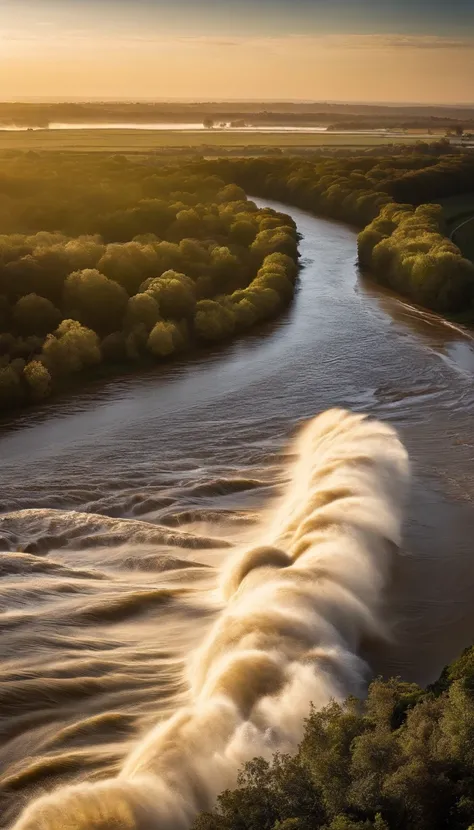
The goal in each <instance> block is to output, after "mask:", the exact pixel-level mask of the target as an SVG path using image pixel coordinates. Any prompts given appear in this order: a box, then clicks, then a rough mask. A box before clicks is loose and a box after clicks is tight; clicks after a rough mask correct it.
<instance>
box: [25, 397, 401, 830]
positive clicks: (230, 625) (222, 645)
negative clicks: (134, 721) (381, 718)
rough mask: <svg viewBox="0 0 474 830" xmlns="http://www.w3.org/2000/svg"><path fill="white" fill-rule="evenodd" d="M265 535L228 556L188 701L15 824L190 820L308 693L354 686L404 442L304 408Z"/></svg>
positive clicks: (396, 525) (296, 733)
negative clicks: (98, 775)
mask: <svg viewBox="0 0 474 830" xmlns="http://www.w3.org/2000/svg"><path fill="white" fill-rule="evenodd" d="M296 451H297V461H296V462H295V464H294V469H293V471H292V477H291V483H290V485H289V487H288V491H287V494H286V496H285V497H284V498H283V500H282V502H281V503H280V504H278V505H276V508H275V511H274V516H275V518H274V520H273V521H272V522H270V523H269V525H268V526H267V527H265V528H263V532H262V539H261V540H260V544H259V545H258V546H257V547H255V548H254V549H252V550H250V551H248V550H246V551H240V552H239V553H237V554H235V555H234V556H233V557H232V561H231V562H230V564H229V567H228V568H227V569H226V570H225V573H224V574H223V585H224V594H225V597H226V600H227V604H226V607H225V608H224V610H223V612H222V613H221V615H220V617H219V618H218V620H217V622H216V623H215V625H214V627H213V629H212V630H211V632H210V634H209V635H208V637H207V639H206V641H205V642H204V644H203V646H202V647H201V649H200V650H199V651H198V653H197V655H196V657H195V659H194V660H193V663H192V665H191V666H190V670H189V677H190V686H191V690H192V701H193V702H192V705H191V706H190V707H189V708H187V709H185V710H181V711H180V712H178V713H177V714H176V715H175V716H174V717H172V718H171V719H170V720H168V721H166V722H165V723H163V724H160V725H158V726H157V727H156V728H155V729H154V730H152V731H151V732H150V733H149V734H148V735H147V736H146V737H145V738H144V739H143V740H142V741H140V742H139V743H138V745H137V746H136V748H135V750H134V751H133V752H132V753H131V755H130V756H129V758H128V759H127V760H126V762H125V764H124V767H123V769H122V771H121V773H120V775H119V776H118V777H117V778H116V779H112V780H109V781H106V782H103V783H100V784H86V785H85V784H79V785H78V786H75V787H70V788H66V789H63V790H59V791H57V792H56V793H54V794H53V795H52V796H46V797H44V798H42V799H39V800H38V801H37V802H36V803H34V804H33V805H31V806H30V807H29V808H27V810H26V811H25V812H24V814H23V816H22V817H21V818H20V820H19V822H18V823H17V825H16V830H63V828H64V827H65V826H67V827H68V830H69V828H70V830H110V828H112V827H113V828H114V830H185V828H187V827H189V825H190V824H191V823H192V820H193V818H194V816H195V815H196V813H197V812H198V811H200V810H206V809H209V808H210V807H211V806H212V804H213V802H214V800H215V798H216V796H217V794H218V793H219V792H220V791H221V790H222V789H223V788H224V787H228V786H232V784H233V783H234V782H235V778H236V774H237V771H238V768H239V767H240V765H241V764H242V763H243V762H245V761H246V760H248V759H250V758H252V757H254V756H255V755H258V754H263V755H266V756H270V755H271V754H272V753H274V752H275V751H276V750H281V751H285V752H286V751H290V752H291V751H293V750H294V749H295V748H296V747H297V744H298V742H299V740H300V738H301V730H302V725H303V718H304V717H305V716H306V715H307V713H308V710H309V707H310V704H311V703H314V705H315V706H317V707H320V706H323V705H325V704H326V703H327V702H328V701H329V700H331V699H333V698H335V699H341V698H344V697H346V696H347V695H348V694H361V693H362V692H363V689H364V685H365V683H366V680H367V675H368V667H367V665H366V664H365V663H364V661H363V660H362V659H361V658H360V656H359V651H360V646H361V643H362V642H363V640H364V638H365V637H367V636H371V637H372V636H377V637H380V636H383V635H384V634H385V633H388V632H385V630H384V625H383V621H382V613H381V612H382V605H383V589H384V587H385V585H386V584H387V580H388V579H389V576H390V568H391V563H392V559H393V555H394V552H395V551H396V549H397V547H398V546H399V545H400V542H401V519H402V508H403V501H404V494H405V490H406V485H407V480H408V461H407V456H406V452H405V450H404V448H403V446H402V445H401V443H400V441H399V439H398V438H397V436H396V434H395V433H394V432H393V430H391V429H390V428H389V427H387V426H384V425H382V424H380V423H378V422H375V421H370V420H368V419H366V418H364V417H363V416H355V415H352V414H350V413H348V412H345V411H342V410H332V411H330V412H327V413H325V414H323V415H322V416H319V417H318V418H316V419H314V420H313V421H311V422H310V423H309V424H308V425H307V426H306V428H305V429H303V431H302V433H301V434H300V436H299V438H298V439H297V443H296Z"/></svg>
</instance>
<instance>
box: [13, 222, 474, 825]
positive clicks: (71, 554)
mask: <svg viewBox="0 0 474 830" xmlns="http://www.w3.org/2000/svg"><path fill="white" fill-rule="evenodd" d="M283 209H286V210H288V208H283ZM291 212H292V213H293V215H294V216H295V219H296V221H297V223H298V227H299V230H300V231H301V233H302V234H303V241H302V254H303V261H304V263H305V266H304V268H303V271H302V274H301V285H300V289H299V291H298V292H297V295H296V299H295V303H294V305H293V307H292V309H291V311H290V312H289V313H288V315H287V316H286V317H284V318H282V320H281V321H279V323H277V324H276V325H274V326H273V327H269V328H268V330H266V331H264V332H258V333H255V334H252V335H250V336H249V337H248V338H244V339H242V340H240V341H238V342H235V343H233V344H231V345H230V346H229V347H227V348H226V349H225V350H223V351H211V352H209V353H205V354H201V355H198V356H197V357H196V358H194V359H192V360H190V361H186V362H181V363H179V362H178V363H175V364H170V365H169V366H166V367H164V368H162V369H157V370H156V371H155V372H146V373H144V374H142V375H138V376H130V377H126V378H121V379H119V380H113V381H110V382H108V383H106V384H104V385H102V386H100V387H98V386H93V387H91V388H89V389H88V390H87V392H86V393H83V394H80V395H78V396H76V397H73V396H72V397H69V398H65V399H64V400H59V401H56V402H54V404H50V405H45V406H44V407H40V408H38V409H37V410H35V411H34V412H33V411H32V412H25V413H24V414H23V415H22V416H21V417H20V418H18V419H17V420H15V421H14V422H10V423H8V422H5V423H4V426H3V428H2V437H1V438H0V453H1V458H2V487H1V492H0V509H1V511H2V512H1V514H0V550H2V551H4V552H3V553H2V554H0V608H1V612H2V618H1V622H0V625H1V643H0V680H1V683H0V737H1V741H0V744H1V748H0V769H1V770H2V772H1V775H0V816H1V818H0V826H3V827H6V826H8V824H9V822H11V821H12V820H13V819H14V817H15V816H16V815H17V814H18V812H19V810H20V809H21V807H22V805H23V803H25V802H26V801H28V800H29V799H31V797H32V795H33V794H34V793H37V792H38V791H41V790H42V789H43V788H45V787H50V786H51V785H52V784H53V783H54V784H57V783H62V782H64V781H66V780H81V779H83V778H84V777H88V778H91V777H92V778H94V776H97V775H103V774H111V773H113V772H115V771H116V770H117V769H118V768H119V766H120V764H121V762H122V759H123V757H124V755H125V753H126V752H127V751H128V749H129V747H130V742H131V741H132V742H133V740H134V737H135V736H136V735H137V733H142V732H143V731H145V730H147V729H149V728H150V726H151V725H152V724H154V723H155V722H156V720H157V718H159V717H161V716H165V715H167V714H169V713H170V712H172V711H175V709H176V707H177V706H179V705H181V704H182V703H183V702H186V701H187V700H188V694H189V693H188V688H187V685H186V683H185V682H184V680H183V660H184V659H185V657H186V656H187V655H188V654H189V653H190V652H191V651H192V650H193V649H194V648H195V647H196V646H197V645H198V643H200V642H201V640H202V638H203V636H204V634H205V632H206V631H207V630H208V628H209V626H210V625H211V623H212V621H213V620H214V619H215V616H216V614H217V613H218V611H219V609H220V607H221V600H220V597H219V595H218V593H217V592H215V591H214V588H215V586H216V583H217V575H218V567H219V565H220V564H221V563H222V562H224V561H225V560H226V559H227V558H228V556H229V553H230V552H232V550H233V549H234V548H235V547H236V546H241V545H243V544H245V545H247V544H248V545H251V544H252V543H253V542H254V541H255V536H256V535H258V528H259V527H260V523H261V521H262V519H264V518H265V516H266V514H267V511H271V509H272V505H273V504H274V499H275V498H276V497H277V496H278V495H279V494H280V493H281V491H282V488H283V487H284V486H285V484H286V483H287V481H288V478H289V475H290V473H289V470H290V466H289V462H290V461H291V457H290V455H289V453H291V450H289V449H288V447H289V446H290V445H289V439H290V438H291V436H292V435H293V434H294V432H295V430H296V428H297V426H298V425H299V424H301V423H302V422H303V421H305V420H306V419H308V418H311V417H313V416H314V415H315V414H317V413H318V412H320V411H322V410H324V409H327V408H329V407H333V406H344V407H348V408H350V409H352V410H355V411H356V412H368V413H369V414H370V415H373V416H374V417H376V418H378V419H380V420H382V421H385V422H388V423H389V424H391V425H392V426H394V427H395V428H396V429H398V430H399V432H400V434H401V437H402V438H403V440H404V442H405V444H406V446H407V448H408V450H409V453H410V456H411V459H412V463H413V468H414V480H413V485H412V490H411V494H410V499H409V506H408V510H407V517H406V527H405V541H404V545H403V551H402V555H401V556H400V557H398V559H397V561H396V566H395V568H394V572H393V575H392V581H391V589H390V591H389V593H388V595H387V597H386V606H385V613H386V619H387V621H390V622H391V623H392V625H393V631H394V639H393V643H392V644H391V645H390V646H389V647H388V646H385V647H384V648H383V649H381V648H379V647H376V646H374V645H372V646H371V647H370V650H369V652H368V656H369V658H370V662H371V665H372V667H373V670H374V671H376V672H390V673H392V674H393V673H395V674H401V675H402V676H403V677H405V678H406V679H409V680H416V681H419V682H428V681H430V680H431V679H433V678H434V677H435V676H436V675H437V673H438V672H439V669H440V668H441V667H442V665H444V663H446V662H447V661H448V660H449V659H451V658H452V657H453V656H454V655H455V654H457V653H458V652H459V651H460V650H461V648H463V647H464V646H465V645H468V644H470V643H472V642H473V641H474V606H473V604H472V594H473V589H474V570H473V567H472V550H471V547H472V544H471V539H472V538H473V534H474V511H473V509H472V500H473V496H474V465H473V460H474V419H473V414H474V391H473V383H472V369H473V363H472V354H473V351H472V345H471V342H472V341H471V339H470V334H469V333H466V332H464V330H462V329H457V328H456V327H453V326H451V325H450V324H446V323H444V322H443V321H440V320H439V319H438V318H437V317H436V315H432V314H428V313H426V312H423V311H420V310H418V309H414V308H412V307H411V306H409V305H408V304H407V303H404V302H401V301H399V300H397V299H396V298H394V297H392V296H390V295H389V294H388V293H382V292H380V291H379V290H377V289H375V287H373V286H370V285H368V284H367V283H364V284H362V283H361V282H360V281H359V279H358V275H357V271H356V268H355V265H354V261H355V236H354V234H353V232H352V231H351V230H349V229H347V228H345V227H344V226H340V225H335V224H332V223H330V222H327V221H324V220H318V219H314V218H312V217H310V216H308V215H307V214H304V213H302V212H300V211H297V210H292V211H291Z"/></svg>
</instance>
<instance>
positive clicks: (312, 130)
mask: <svg viewBox="0 0 474 830" xmlns="http://www.w3.org/2000/svg"><path fill="white" fill-rule="evenodd" d="M2 130H3V131H6V132H27V131H28V130H34V131H35V132H36V131H38V130H151V131H159V132H171V131H172V132H230V133H246V132H249V133H308V134H319V133H329V135H344V134H346V131H341V130H329V131H328V130H327V129H326V127H298V126H288V125H272V126H261V125H256V126H250V125H248V126H241V127H231V126H230V124H226V125H225V126H221V125H219V124H216V125H215V126H214V127H213V128H212V129H209V128H208V127H205V126H204V124H194V123H193V124H183V123H177V124H170V123H149V124H142V123H135V122H124V123H114V122H107V121H104V122H98V121H94V122H90V123H83V124H82V123H65V122H64V123H62V122H57V123H55V122H52V123H51V124H50V125H49V127H24V126H17V125H14V124H9V125H4V126H0V132H1V131H2ZM350 132H351V134H354V135H358V134H360V135H372V134H374V135H378V134H381V133H382V134H383V133H385V132H386V131H384V130H351V131H350Z"/></svg>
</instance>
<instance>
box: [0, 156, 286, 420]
mask: <svg viewBox="0 0 474 830" xmlns="http://www.w3.org/2000/svg"><path fill="white" fill-rule="evenodd" d="M0 229H1V230H2V233H1V234H0V409H2V408H3V409H8V408H11V407H16V406H19V405H21V404H24V403H27V402H35V401H38V400H41V399H44V398H46V397H48V395H50V394H51V392H52V391H53V390H54V389H55V388H57V387H58V386H60V385H62V384H64V382H65V381H66V380H67V379H68V377H70V376H71V375H77V373H80V372H84V371H85V370H88V371H90V369H91V367H94V366H98V365H99V364H101V363H110V364H113V363H115V364H123V363H124V362H126V361H140V360H144V359H149V360H152V359H155V360H163V359H165V358H168V357H170V356H172V355H174V354H175V353H178V352H182V351H186V350H189V349H192V348H195V347H196V345H198V344H199V343H215V342H218V341H221V340H225V339H228V338H230V337H232V336H233V335H235V334H238V333H239V332H243V331H245V330H246V329H248V328H249V327H250V326H252V325H254V324H255V323H257V322H259V321H263V320H266V319H269V318H271V317H273V316H275V315H276V314H278V312H279V311H281V310H282V309H283V308H284V306H285V305H287V304H288V302H290V300H291V298H292V296H293V292H294V287H295V280H296V276H297V260H298V236H297V231H296V227H295V224H294V222H293V220H292V219H291V218H290V217H289V216H286V215H284V214H280V213H277V212H275V211H273V210H271V209H269V208H266V209H260V210H259V209H257V207H256V205H255V204H254V203H253V202H251V201H249V200H248V199H247V197H246V194H245V192H244V190H243V189H242V188H241V187H239V186H238V185H236V184H233V183H226V182H224V181H223V180H222V179H221V178H220V177H219V176H216V175H212V174H211V175H209V174H207V173H205V172H203V171H201V170H197V169H194V167H193V166H192V165H191V166H190V165H189V164H187V163H182V164H177V163H170V164H166V163H164V162H163V161H159V160H153V159H150V158H145V159H134V160H130V159H127V158H125V157H123V156H111V157H107V156H105V157H103V156H100V157H93V156H90V155H89V156H87V155H86V156H84V155H82V156H81V155H80V154H77V155H74V154H65V155H47V154H46V155H44V156H41V155H37V154H35V153H27V154H20V153H16V154H13V155H11V157H10V158H9V159H8V164H6V163H4V164H3V165H2V166H1V167H0Z"/></svg>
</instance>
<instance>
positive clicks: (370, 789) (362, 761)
mask: <svg viewBox="0 0 474 830" xmlns="http://www.w3.org/2000/svg"><path fill="white" fill-rule="evenodd" d="M473 826H474V648H471V649H468V650H467V651H466V652H465V653H464V654H463V655H462V657H461V658H460V659H459V660H457V661H455V662H454V663H453V664H452V665H450V666H448V667H447V668H446V669H445V670H444V672H443V673H442V675H441V677H440V679H439V680H438V681H437V682H436V683H435V684H434V685H432V686H431V687H428V689H427V690H423V689H421V688H420V687H418V686H416V685H414V684H410V683H404V682H402V681H401V680H398V679H391V680H387V681H383V680H381V679H378V680H375V681H374V682H373V683H372V684H371V686H370V689H369V693H368V696H367V699H366V700H365V701H361V700H356V699H354V698H350V699H349V700H347V701H345V702H344V703H339V702H336V701H333V702H332V703H330V704H329V705H328V706H327V707H326V708H325V709H323V710H322V711H315V710H313V711H311V713H310V714H309V716H308V718H307V720H306V722H305V729H304V736H303V740H302V742H301V744H300V746H299V749H298V752H297V753H296V755H295V756H294V757H288V756H281V755H276V756H275V757H274V758H273V760H272V761H270V762H268V761H266V760H264V759H262V758H256V759H254V760H253V761H251V762H250V763H248V764H247V765H246V766H245V767H244V769H243V770H242V771H241V773H240V775H239V779H238V784H237V788H236V789H235V790H228V791H226V792H224V793H223V794H222V795H221V796H220V798H219V799H218V803H217V807H216V809H215V810H214V811H213V812H210V813H205V814H202V815H200V816H199V817H198V819H197V820H196V822H195V824H194V830H318V829H319V828H320V830H446V828H450V830H468V828H470V830H472V827H473Z"/></svg>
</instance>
